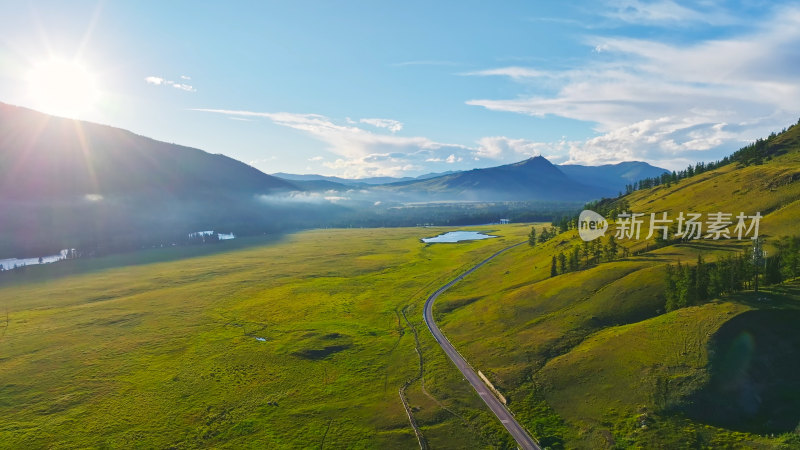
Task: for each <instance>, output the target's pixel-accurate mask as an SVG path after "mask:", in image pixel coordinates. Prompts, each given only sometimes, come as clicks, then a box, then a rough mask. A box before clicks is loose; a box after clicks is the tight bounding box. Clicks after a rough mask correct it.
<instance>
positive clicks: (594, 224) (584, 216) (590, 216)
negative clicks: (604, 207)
mask: <svg viewBox="0 0 800 450" xmlns="http://www.w3.org/2000/svg"><path fill="white" fill-rule="evenodd" d="M606 230H608V221H607V220H606V219H605V217H603V216H601V215H600V214H597V213H596V212H594V211H592V210H589V209H584V210H583V211H581V214H580V215H579V216H578V234H579V235H580V237H581V239H583V240H584V241H593V240H595V239H597V238H599V237H603V235H605V234H606Z"/></svg>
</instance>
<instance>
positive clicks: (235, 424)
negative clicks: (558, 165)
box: [0, 225, 529, 448]
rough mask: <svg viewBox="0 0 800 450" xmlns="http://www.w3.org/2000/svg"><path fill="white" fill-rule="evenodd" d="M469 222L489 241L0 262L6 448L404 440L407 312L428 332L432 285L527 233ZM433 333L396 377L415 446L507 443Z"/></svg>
mask: <svg viewBox="0 0 800 450" xmlns="http://www.w3.org/2000/svg"><path fill="white" fill-rule="evenodd" d="M473 229H475V228H473ZM477 229H480V230H484V231H490V232H492V233H494V234H497V235H500V236H501V237H499V238H497V239H489V240H484V241H475V242H469V243H459V244H435V245H425V244H423V243H421V242H420V241H419V239H420V238H422V237H426V236H430V235H433V234H437V233H439V232H441V231H444V229H437V228H405V229H365V230H361V229H348V230H344V229H338V230H316V231H309V232H303V233H299V234H295V235H289V236H284V237H281V238H276V239H274V240H271V241H264V242H257V241H253V242H250V243H248V244H249V245H242V244H238V246H237V247H235V248H227V249H226V248H225V247H223V246H220V247H215V248H214V250H213V251H211V253H210V254H194V255H187V254H186V253H185V252H186V250H185V249H158V250H151V251H147V252H144V253H140V254H133V255H128V256H120V257H112V258H109V259H97V260H86V261H67V262H63V263H59V264H57V265H52V266H49V267H30V268H28V269H27V270H26V271H25V272H23V273H13V274H3V275H4V277H3V279H2V280H0V282H2V283H3V286H2V287H0V311H2V313H3V315H5V314H6V312H7V315H8V326H7V327H5V328H4V329H3V330H2V331H0V333H2V337H0V416H2V417H3V420H2V421H0V447H6V448H42V447H65V448H74V447H109V448H115V447H132V446H133V447H143V448H153V447H171V448H194V447H236V448H248V447H250V448H313V447H323V446H324V447H325V448H345V447H347V448H410V447H413V446H415V445H417V444H416V439H415V437H414V435H413V432H412V430H411V428H410V426H409V423H408V419H407V417H406V415H405V412H404V410H403V407H402V405H401V402H400V398H399V396H398V389H399V388H400V386H402V385H403V384H404V382H405V381H406V380H408V379H411V378H413V377H414V376H415V375H416V374H417V373H418V370H419V358H418V356H417V354H416V352H415V342H414V339H413V334H412V333H411V328H410V326H409V323H406V322H405V320H403V318H402V311H403V309H404V308H405V309H406V313H407V315H408V317H409V321H410V324H411V325H413V326H415V327H416V328H417V329H418V330H423V331H424V330H425V329H424V326H423V325H422V323H421V316H422V315H421V307H422V304H423V302H424V299H425V298H426V296H427V295H428V294H429V293H430V292H432V291H433V290H435V289H436V288H437V287H438V286H439V285H440V284H443V283H444V282H445V281H446V280H447V279H448V278H449V277H452V276H454V275H455V274H456V273H458V272H459V271H460V270H463V269H464V268H465V267H468V266H469V265H471V264H474V263H475V262H477V261H479V260H481V259H483V258H485V257H486V256H487V255H489V254H491V253H493V252H494V251H496V250H498V249H499V248H502V247H504V246H507V245H509V244H510V243H516V242H520V241H522V240H524V236H525V234H526V233H527V231H528V229H529V228H528V227H527V226H520V225H503V226H490V227H481V228H477ZM221 245H225V244H221ZM193 252H198V253H203V252H202V251H200V250H193ZM177 258H179V259H177ZM435 345H436V344H435V342H434V341H433V339H432V338H430V336H429V335H428V333H427V332H423V333H420V347H421V351H422V353H423V356H424V364H425V372H424V377H423V378H422V379H421V380H419V381H418V382H416V383H414V384H412V385H411V386H410V387H409V389H408V397H409V401H410V403H411V405H412V407H413V409H414V414H415V417H416V418H417V420H418V422H419V423H420V425H421V427H422V430H423V433H424V435H425V437H426V439H427V441H428V442H429V443H430V444H431V446H433V447H448V448H458V447H462V448H467V447H474V446H475V445H479V446H485V447H507V446H509V445H510V444H511V442H510V441H509V438H508V437H507V436H506V435H505V432H504V430H503V429H502V427H501V426H500V424H499V423H496V421H495V420H494V418H493V416H491V415H490V413H489V412H488V410H487V409H485V406H484V405H483V404H482V402H481V401H480V399H478V398H477V396H476V395H474V393H473V392H472V390H471V388H470V387H469V385H468V384H467V383H466V382H464V381H462V379H461V377H460V374H459V373H458V372H457V371H456V370H455V369H454V368H453V367H452V365H451V364H450V362H449V361H447V360H446V357H445V356H444V354H443V353H442V352H441V350H440V349H439V348H438V347H436V346H435Z"/></svg>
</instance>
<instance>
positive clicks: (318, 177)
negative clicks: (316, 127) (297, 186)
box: [272, 172, 415, 186]
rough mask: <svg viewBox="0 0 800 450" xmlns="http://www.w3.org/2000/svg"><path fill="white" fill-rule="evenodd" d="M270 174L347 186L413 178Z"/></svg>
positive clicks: (393, 181) (294, 179)
mask: <svg viewBox="0 0 800 450" xmlns="http://www.w3.org/2000/svg"><path fill="white" fill-rule="evenodd" d="M272 176H274V177H278V178H282V179H284V180H288V181H330V182H333V183H339V184H344V185H349V186H367V185H374V184H386V183H395V182H398V181H410V180H415V178H412V177H402V178H394V177H369V178H341V177H333V176H326V175H315V174H303V175H298V174H293V173H285V172H277V173H273V174H272Z"/></svg>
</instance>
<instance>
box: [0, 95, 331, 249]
mask: <svg viewBox="0 0 800 450" xmlns="http://www.w3.org/2000/svg"><path fill="white" fill-rule="evenodd" d="M301 190H302V189H301V188H298V187H297V186H295V185H294V184H292V183H291V182H288V181H286V180H282V179H280V178H276V177H272V176H270V175H267V174H264V173H262V172H260V171H258V170H257V169H255V168H253V167H250V166H248V165H247V164H244V163H242V162H239V161H236V160H234V159H231V158H228V157H226V156H222V155H212V154H209V153H207V152H204V151H202V150H198V149H194V148H189V147H183V146H179V145H174V144H168V143H164V142H159V141H155V140H153V139H148V138H145V137H142V136H138V135H135V134H133V133H131V132H129V131H125V130H122V129H118V128H113V127H109V126H104V125H98V124H93V123H89V122H83V121H77V120H71V119H63V118H58V117H52V116H48V115H46V114H42V113H38V112H35V111H32V110H29V109H25V108H20V107H14V106H10V105H5V104H0V211H2V213H0V257H31V256H41V255H46V254H51V253H53V252H57V251H58V250H59V249H63V248H79V249H81V250H82V251H83V252H84V253H87V254H102V253H109V252H115V251H120V250H127V249H135V248H141V247H143V246H152V245H170V244H171V243H173V242H180V241H181V239H184V238H185V237H186V236H187V233H190V232H193V231H198V230H216V231H222V232H235V233H236V234H240V235H241V234H263V233H265V232H266V233H275V232H281V231H283V230H287V229H297V228H300V227H313V226H320V225H321V224H322V223H321V222H320V221H321V220H322V218H329V217H335V214H336V213H337V211H341V210H342V208H341V207H339V206H337V205H332V204H330V203H328V204H325V203H320V202H318V203H316V204H312V203H310V202H308V201H305V202H304V201H287V198H288V199H289V200H293V199H294V198H295V197H293V195H295V194H297V193H296V192H295V191H301ZM290 192H294V194H289V193H290ZM300 194H302V193H300ZM281 196H283V197H281ZM298 197H299V198H300V199H301V200H302V198H303V197H302V195H299V196H298Z"/></svg>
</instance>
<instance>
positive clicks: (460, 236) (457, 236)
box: [422, 231, 497, 244]
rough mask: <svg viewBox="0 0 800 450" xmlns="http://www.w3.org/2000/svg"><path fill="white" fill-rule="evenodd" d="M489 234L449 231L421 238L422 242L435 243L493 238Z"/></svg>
mask: <svg viewBox="0 0 800 450" xmlns="http://www.w3.org/2000/svg"><path fill="white" fill-rule="evenodd" d="M495 237H497V236H492V235H489V234H483V233H481V232H479V231H449V232H447V233H444V234H440V235H438V236H434V237H429V238H423V239H422V242H424V243H426V244H436V243H440V242H461V241H476V240H480V239H489V238H495Z"/></svg>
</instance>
